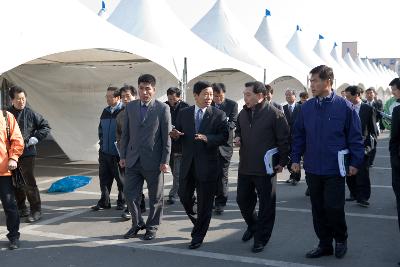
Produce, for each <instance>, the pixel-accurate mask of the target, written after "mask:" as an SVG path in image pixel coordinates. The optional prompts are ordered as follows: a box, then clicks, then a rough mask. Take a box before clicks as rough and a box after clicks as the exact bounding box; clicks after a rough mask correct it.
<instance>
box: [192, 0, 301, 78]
mask: <svg viewBox="0 0 400 267" xmlns="http://www.w3.org/2000/svg"><path fill="white" fill-rule="evenodd" d="M210 29H212V31H210ZM192 31H193V32H194V33H196V34H197V35H198V36H199V37H200V38H202V39H203V40H204V41H206V42H207V43H209V44H210V45H211V46H213V47H215V48H216V49H218V50H220V51H222V52H224V53H225V54H227V55H229V56H231V57H234V58H236V59H238V60H241V61H243V62H247V63H249V64H256V65H258V66H261V67H262V68H266V71H267V72H266V74H267V80H273V79H275V78H277V77H280V76H285V75H290V76H293V77H296V78H297V79H301V78H300V74H298V73H297V72H296V71H295V70H293V68H292V67H290V66H288V65H286V64H284V63H283V62H282V61H280V60H279V59H278V58H277V57H275V56H274V55H272V54H271V53H270V52H269V51H268V50H266V49H265V48H264V47H263V46H262V45H261V44H260V43H259V42H257V40H255V38H254V37H253V36H251V35H250V34H248V33H247V32H248V31H247V30H245V29H244V27H243V26H242V25H241V24H240V23H238V22H237V20H236V19H235V18H234V15H233V14H232V12H231V11H230V10H229V8H228V7H227V6H226V4H225V2H224V1H223V0H217V1H216V3H215V4H214V6H213V7H212V8H211V9H210V10H209V11H208V12H207V13H206V14H205V15H204V16H203V17H202V18H201V19H200V21H199V22H198V23H197V24H196V25H195V26H193V28H192Z"/></svg>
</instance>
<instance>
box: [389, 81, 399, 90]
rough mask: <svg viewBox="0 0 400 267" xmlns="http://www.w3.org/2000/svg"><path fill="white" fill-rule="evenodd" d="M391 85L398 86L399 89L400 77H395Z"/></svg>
mask: <svg viewBox="0 0 400 267" xmlns="http://www.w3.org/2000/svg"><path fill="white" fill-rule="evenodd" d="M389 86H396V88H397V89H398V90H400V79H399V78H394V79H393V80H392V81H391V82H390V83H389Z"/></svg>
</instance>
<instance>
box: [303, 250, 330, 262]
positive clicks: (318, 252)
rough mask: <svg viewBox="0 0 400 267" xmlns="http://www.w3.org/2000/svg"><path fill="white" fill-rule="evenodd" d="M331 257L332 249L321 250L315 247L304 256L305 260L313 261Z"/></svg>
mask: <svg viewBox="0 0 400 267" xmlns="http://www.w3.org/2000/svg"><path fill="white" fill-rule="evenodd" d="M330 255H333V248H322V247H317V248H315V249H313V250H311V251H309V252H307V254H306V258H309V259H315V258H320V257H322V256H330Z"/></svg>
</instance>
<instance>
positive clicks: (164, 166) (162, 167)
mask: <svg viewBox="0 0 400 267" xmlns="http://www.w3.org/2000/svg"><path fill="white" fill-rule="evenodd" d="M160 171H161V172H164V173H166V172H168V171H169V166H168V164H160Z"/></svg>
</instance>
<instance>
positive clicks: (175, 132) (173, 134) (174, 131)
mask: <svg viewBox="0 0 400 267" xmlns="http://www.w3.org/2000/svg"><path fill="white" fill-rule="evenodd" d="M181 135H184V133H182V132H180V131H178V130H177V129H175V128H174V129H172V131H171V132H170V133H169V136H171V138H172V139H174V140H176V139H178V138H179V137H181Z"/></svg>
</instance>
